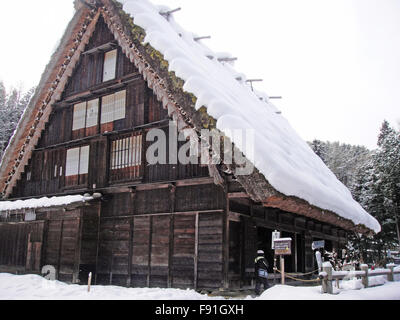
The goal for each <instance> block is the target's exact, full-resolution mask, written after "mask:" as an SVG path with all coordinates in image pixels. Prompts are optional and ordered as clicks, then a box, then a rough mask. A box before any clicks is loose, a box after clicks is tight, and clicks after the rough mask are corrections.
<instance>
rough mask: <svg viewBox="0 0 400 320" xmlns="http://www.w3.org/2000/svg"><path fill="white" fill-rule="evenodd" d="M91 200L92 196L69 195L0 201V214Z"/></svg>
mask: <svg viewBox="0 0 400 320" xmlns="http://www.w3.org/2000/svg"><path fill="white" fill-rule="evenodd" d="M93 199H94V197H93V196H86V195H83V196H82V195H73V196H71V195H69V196H62V197H52V198H47V197H43V198H40V199H35V198H32V199H28V200H17V201H0V212H1V211H12V210H22V209H37V208H49V207H56V206H64V205H69V204H72V203H78V202H82V203H84V202H87V201H91V200H93Z"/></svg>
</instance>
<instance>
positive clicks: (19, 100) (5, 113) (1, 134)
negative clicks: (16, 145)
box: [0, 81, 34, 158]
mask: <svg viewBox="0 0 400 320" xmlns="http://www.w3.org/2000/svg"><path fill="white" fill-rule="evenodd" d="M33 93H34V88H32V89H30V90H28V91H27V92H23V90H22V89H16V88H11V89H10V90H8V91H7V89H6V87H5V86H4V83H3V82H1V81H0V158H1V157H2V156H3V152H4V150H5V149H6V147H7V145H8V142H9V140H10V138H11V136H12V135H13V133H14V130H15V128H16V127H17V124H18V121H19V119H20V118H21V116H22V113H23V111H24V109H25V107H26V106H27V105H28V103H29V100H30V99H31V97H32V95H33Z"/></svg>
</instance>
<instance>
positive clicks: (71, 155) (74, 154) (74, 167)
mask: <svg viewBox="0 0 400 320" xmlns="http://www.w3.org/2000/svg"><path fill="white" fill-rule="evenodd" d="M79 149H80V148H75V149H69V150H68V151H67V163H66V170H65V176H66V177H70V176H76V175H78V174H79Z"/></svg>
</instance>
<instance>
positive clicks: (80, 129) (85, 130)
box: [72, 98, 100, 139]
mask: <svg viewBox="0 0 400 320" xmlns="http://www.w3.org/2000/svg"><path fill="white" fill-rule="evenodd" d="M93 102H97V110H96V112H95V113H94V115H95V116H94V117H93V116H92V117H89V114H88V112H89V111H90V110H92V106H91V103H93ZM82 105H85V111H84V113H85V119H84V120H83V121H82V120H80V119H79V118H77V117H76V112H77V107H78V106H82ZM99 114H100V99H99V98H95V99H90V100H87V101H83V102H80V103H76V104H74V105H73V111H72V138H73V139H77V138H81V137H84V136H90V135H94V134H96V133H97V131H98V126H99ZM89 119H90V120H91V122H90V123H89V124H91V123H92V122H95V124H93V125H91V126H88V121H89ZM94 119H96V120H95V121H94ZM76 121H81V122H83V126H82V124H81V125H78V126H77V125H76Z"/></svg>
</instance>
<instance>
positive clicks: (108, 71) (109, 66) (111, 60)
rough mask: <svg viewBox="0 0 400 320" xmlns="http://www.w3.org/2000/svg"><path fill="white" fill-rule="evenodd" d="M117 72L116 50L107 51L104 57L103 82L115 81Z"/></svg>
mask: <svg viewBox="0 0 400 320" xmlns="http://www.w3.org/2000/svg"><path fill="white" fill-rule="evenodd" d="M116 70H117V49H115V50H112V51H108V52H106V53H105V55H104V68H103V82H106V81H109V80H112V79H115V72H116Z"/></svg>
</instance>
